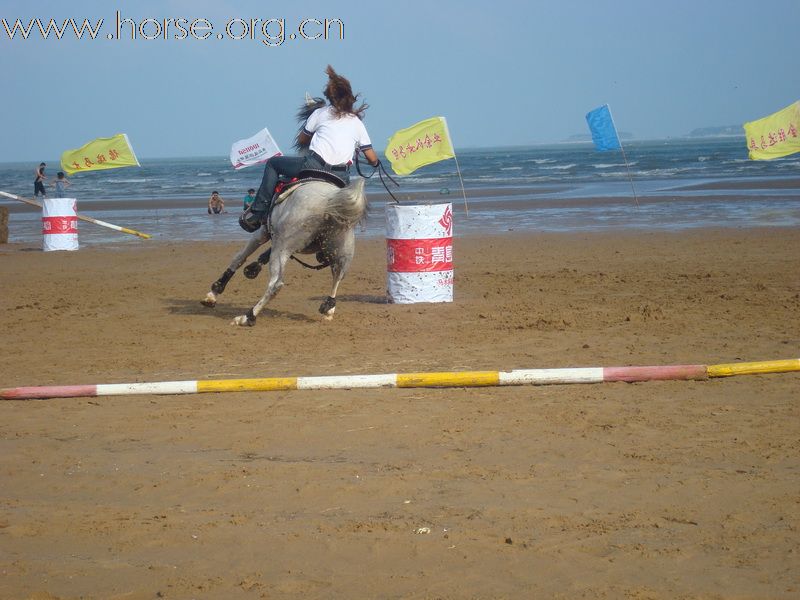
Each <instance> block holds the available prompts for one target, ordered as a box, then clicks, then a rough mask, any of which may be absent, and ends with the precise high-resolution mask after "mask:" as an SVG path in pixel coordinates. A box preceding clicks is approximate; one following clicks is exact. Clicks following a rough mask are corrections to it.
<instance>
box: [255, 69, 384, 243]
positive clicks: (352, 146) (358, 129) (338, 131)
mask: <svg viewBox="0 0 800 600" xmlns="http://www.w3.org/2000/svg"><path fill="white" fill-rule="evenodd" d="M325 72H326V73H327V75H328V83H327V85H326V86H325V90H324V92H323V93H324V95H325V98H327V100H328V102H329V103H330V104H329V105H327V106H323V107H322V108H318V109H317V110H315V111H314V112H313V113H311V116H310V117H308V120H307V121H306V123H305V125H304V126H303V130H302V131H301V132H300V135H299V136H298V145H299V146H301V147H302V146H308V149H309V150H308V154H307V155H306V156H275V157H273V158H270V159H269V160H268V161H267V163H266V167H265V168H264V176H263V179H262V180H261V186H260V187H259V188H258V194H256V199H255V202H253V204H252V205H251V206H250V209H249V211H248V212H247V213H245V215H242V221H243V224H242V226H243V227H245V225H247V226H248V227H246V228H247V229H248V230H250V231H254V230H255V229H257V228H258V227H259V226H260V225H261V223H262V222H264V220H265V219H266V218H267V216H268V215H269V210H270V206H271V203H272V196H273V193H274V191H275V186H276V185H277V183H278V180H279V178H280V177H281V176H283V177H285V178H288V179H292V178H295V177H298V176H299V175H300V173H301V172H302V171H318V172H319V171H323V172H326V173H330V174H332V175H334V176H336V178H338V180H341V181H342V183H343V184H347V183H348V182H349V181H350V166H351V165H352V164H353V157H354V155H355V153H356V152H357V151H361V152H363V154H364V156H365V157H366V159H367V160H368V161H369V164H370V165H372V166H373V167H376V166H378V165H379V164H380V160H379V159H378V156H377V154H375V151H374V150H373V149H372V142H371V141H370V138H369V134H368V133H367V129H366V127H364V123H363V122H362V121H361V119H362V118H363V113H364V111H365V110H366V109H367V105H366V104H364V103H362V104H361V106H359V107H358V108H354V105H355V102H356V98H357V97H358V96H357V95H356V96H354V95H353V90H352V88H351V86H350V82H349V81H348V80H347V79H346V78H344V77H342V76H341V75H339V74H337V73H336V71H334V70H333V67H331V66H330V65H328V68H327V69H326V70H325Z"/></svg>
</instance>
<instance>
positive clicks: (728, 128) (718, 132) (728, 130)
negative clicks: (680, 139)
mask: <svg viewBox="0 0 800 600" xmlns="http://www.w3.org/2000/svg"><path fill="white" fill-rule="evenodd" d="M742 135H744V131H743V130H742V126H741V125H724V126H722V127H700V128H698V129H692V130H691V131H690V132H689V133H688V134H687V135H686V137H690V138H698V137H729V136H737V137H739V136H742Z"/></svg>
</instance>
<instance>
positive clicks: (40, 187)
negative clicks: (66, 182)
mask: <svg viewBox="0 0 800 600" xmlns="http://www.w3.org/2000/svg"><path fill="white" fill-rule="evenodd" d="M39 194H41V195H42V196H46V195H47V192H46V191H44V184H43V183H42V182H41V181H39V180H38V179H37V180H36V181H34V182H33V195H34V196H38V195H39Z"/></svg>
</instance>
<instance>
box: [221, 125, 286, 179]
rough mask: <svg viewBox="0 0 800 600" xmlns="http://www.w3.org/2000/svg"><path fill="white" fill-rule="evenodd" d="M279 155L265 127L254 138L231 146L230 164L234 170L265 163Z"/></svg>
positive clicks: (278, 150) (276, 146)
mask: <svg viewBox="0 0 800 600" xmlns="http://www.w3.org/2000/svg"><path fill="white" fill-rule="evenodd" d="M280 155H281V151H280V148H278V144H276V143H275V140H273V139H272V136H271V135H270V134H269V130H268V129H267V128H266V127H265V128H264V129H262V130H261V131H259V132H258V133H257V134H255V135H254V136H252V137H249V138H247V139H246V140H239V141H238V142H234V143H233V145H232V146H231V164H232V165H233V168H234V169H243V168H244V167H249V166H251V165H257V164H259V163H263V162H267V161H268V160H269V159H270V158H272V157H273V156H280Z"/></svg>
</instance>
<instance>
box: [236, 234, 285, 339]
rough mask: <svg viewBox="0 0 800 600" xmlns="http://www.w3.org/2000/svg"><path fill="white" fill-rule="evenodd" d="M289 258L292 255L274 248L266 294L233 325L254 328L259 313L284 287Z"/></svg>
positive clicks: (270, 260)
mask: <svg viewBox="0 0 800 600" xmlns="http://www.w3.org/2000/svg"><path fill="white" fill-rule="evenodd" d="M289 256H290V255H289V254H286V252H274V248H273V252H272V256H271V257H270V259H269V274H270V278H269V283H268V284H267V290H266V292H264V295H263V296H261V299H260V300H259V301H258V302H256V304H255V306H253V308H251V309H250V310H248V311H247V313H246V314H243V315H239V316H238V317H236V318H234V319H233V321H232V322H231V325H241V326H242V327H252V326H253V325H255V324H256V317H258V315H259V313H261V311H262V310H263V309H264V307H265V306H266V305H267V302H269V301H270V300H272V299H273V298H274V297H275V295H276V294H277V293H278V292H279V291H280V290H281V288H282V287H283V271H284V269H285V268H286V262H287V261H288V260H289Z"/></svg>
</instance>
